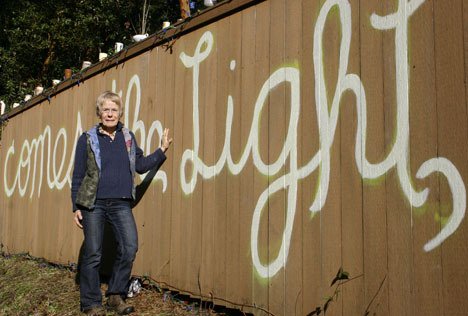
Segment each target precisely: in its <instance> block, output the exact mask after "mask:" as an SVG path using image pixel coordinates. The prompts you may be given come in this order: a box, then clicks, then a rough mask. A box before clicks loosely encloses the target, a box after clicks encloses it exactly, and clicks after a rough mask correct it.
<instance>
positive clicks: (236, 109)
mask: <svg viewBox="0 0 468 316" xmlns="http://www.w3.org/2000/svg"><path fill="white" fill-rule="evenodd" d="M467 21H468V2H467V1H461V0H452V1H430V0H426V1H424V0H412V1H408V0H399V1H357V0H350V1H346V0H302V1H301V0H292V1H287V0H269V1H248V0H243V1H242V0H239V1H231V2H226V3H224V4H221V5H219V6H218V7H215V8H213V9H211V10H208V11H207V12H205V13H203V14H201V15H199V16H197V17H195V18H193V19H191V20H187V21H185V22H183V23H180V24H178V25H176V28H175V29H170V30H168V31H167V32H160V33H158V34H156V35H153V36H152V37H150V38H149V39H148V40H146V41H145V42H143V43H141V44H138V45H135V46H133V47H130V48H129V49H128V50H124V51H122V52H121V53H120V54H119V55H116V56H113V57H111V58H110V59H108V60H106V61H104V62H101V63H99V64H97V65H95V66H93V67H92V68H91V69H89V70H87V71H85V72H84V73H82V74H78V75H75V76H74V77H73V78H72V79H70V80H68V81H66V82H63V83H62V84H60V85H59V86H58V88H57V89H56V90H52V89H49V90H47V91H45V92H44V94H43V95H42V96H40V97H36V98H34V99H33V100H32V101H31V102H30V103H28V104H27V105H26V106H25V107H24V108H17V109H15V110H13V111H12V112H10V113H8V116H9V121H8V124H7V125H6V126H5V129H4V131H3V134H2V139H1V150H0V179H1V181H2V182H1V188H2V189H1V190H0V196H1V198H0V242H1V243H2V245H3V250H4V251H9V252H25V251H27V252H29V253H30V254H31V255H33V256H37V257H44V258H46V259H48V260H51V261H55V262H61V263H69V262H77V260H78V251H79V248H80V245H81V242H82V232H81V231H80V230H79V229H77V228H76V227H75V226H74V224H73V221H72V212H71V211H72V210H71V202H70V183H71V174H72V170H73V158H74V147H75V144H76V140H77V138H78V136H79V135H80V134H81V133H82V131H84V130H86V129H88V128H89V127H90V126H92V125H93V124H95V122H97V118H96V117H95V114H94V113H95V111H94V102H95V99H96V97H97V96H98V95H99V94H100V93H101V92H102V91H104V90H113V91H116V92H118V93H121V95H122V98H123V100H124V104H125V115H124V118H123V121H124V123H125V125H126V126H128V127H130V128H131V129H132V130H133V131H134V132H135V135H136V137H137V140H138V142H139V145H140V147H141V148H142V149H143V150H144V152H145V153H149V152H151V151H153V150H154V149H155V148H156V147H157V146H158V144H159V140H160V135H161V133H162V128H163V127H168V128H170V129H171V133H172V134H173V137H174V144H173V147H172V148H171V149H170V150H169V151H168V160H167V161H166V163H165V164H164V165H163V167H162V169H161V170H160V171H159V172H158V174H157V175H156V176H155V177H154V179H153V181H152V183H151V185H150V187H149V189H148V190H147V192H146V194H145V195H144V196H143V198H142V200H141V202H140V203H139V204H138V205H137V207H136V208H135V209H134V214H135V216H136V219H137V224H138V230H139V237H140V250H139V252H138V256H137V260H136V264H135V269H134V273H135V274H138V275H149V276H151V277H152V278H153V279H155V280H157V281H158V282H161V283H162V284H164V285H165V286H167V287H169V288H173V289H178V290H180V291H182V292H184V293H189V294H191V295H193V296H198V297H200V296H202V297H204V298H205V299H207V300H213V301H214V302H216V303H218V304H222V305H227V306H232V307H236V308H241V309H243V310H244V311H248V312H253V313H255V314H257V315H263V314H267V311H268V312H270V313H272V314H274V315H307V314H309V313H311V312H312V311H313V310H315V309H316V308H317V307H319V306H322V307H323V305H324V303H325V299H324V297H327V296H330V295H332V294H333V293H334V291H335V285H334V286H330V284H331V282H332V280H333V279H334V277H335V275H336V273H337V271H338V270H339V268H340V267H342V268H343V270H344V271H346V272H348V273H349V275H350V278H351V280H350V281H348V282H346V283H344V284H342V285H340V286H339V291H340V292H339V295H338V297H337V299H336V300H335V301H334V302H332V303H331V304H330V305H329V307H328V313H329V314H330V315H365V314H366V313H367V312H368V313H369V314H370V315H464V314H465V313H466V310H468V300H467V299H466V293H467V291H468V282H467V279H468V265H467V264H466V262H467V260H468V246H467V245H468V243H467V240H468V227H467V221H466V220H465V211H466V186H465V181H466V180H467V179H468V164H467V162H468V143H467V139H468V138H467V137H468V129H467V127H468V124H467V120H468V117H467V105H468V103H467V95H468V94H467V91H468V90H467V88H468V86H467V82H468V81H467V79H468V78H467V75H468V23H467ZM4 118H6V116H5V117H4Z"/></svg>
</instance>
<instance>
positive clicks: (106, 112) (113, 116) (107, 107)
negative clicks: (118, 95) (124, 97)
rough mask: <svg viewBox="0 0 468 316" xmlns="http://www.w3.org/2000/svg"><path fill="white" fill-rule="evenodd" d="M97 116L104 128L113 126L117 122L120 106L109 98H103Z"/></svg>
mask: <svg viewBox="0 0 468 316" xmlns="http://www.w3.org/2000/svg"><path fill="white" fill-rule="evenodd" d="M99 118H100V119H101V123H102V125H103V126H104V128H115V127H116V126H117V123H119V118H120V107H119V106H118V105H117V104H116V103H115V102H113V101H111V100H105V101H104V104H103V105H102V108H101V115H100V117H99Z"/></svg>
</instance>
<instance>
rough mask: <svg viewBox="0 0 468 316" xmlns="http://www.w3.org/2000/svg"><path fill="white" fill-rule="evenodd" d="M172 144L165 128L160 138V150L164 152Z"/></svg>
mask: <svg viewBox="0 0 468 316" xmlns="http://www.w3.org/2000/svg"><path fill="white" fill-rule="evenodd" d="M171 144H172V138H169V129H168V128H165V129H164V132H163V135H162V138H161V150H162V151H163V152H166V151H167V150H168V149H169V146H171Z"/></svg>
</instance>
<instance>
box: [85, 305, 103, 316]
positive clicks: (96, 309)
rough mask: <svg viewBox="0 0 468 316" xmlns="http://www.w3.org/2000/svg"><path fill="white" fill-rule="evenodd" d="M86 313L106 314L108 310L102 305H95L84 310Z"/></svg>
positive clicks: (98, 315)
mask: <svg viewBox="0 0 468 316" xmlns="http://www.w3.org/2000/svg"><path fill="white" fill-rule="evenodd" d="M83 312H84V313H85V314H86V315H91V316H106V310H105V309H104V308H103V307H102V306H94V307H91V308H89V309H85V310H84V311H83Z"/></svg>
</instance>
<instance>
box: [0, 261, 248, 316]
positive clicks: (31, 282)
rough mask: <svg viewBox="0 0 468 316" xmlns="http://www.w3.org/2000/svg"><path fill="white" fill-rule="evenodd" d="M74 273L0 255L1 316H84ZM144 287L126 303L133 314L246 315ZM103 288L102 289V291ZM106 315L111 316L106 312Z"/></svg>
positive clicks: (153, 286) (155, 287) (150, 284)
mask: <svg viewBox="0 0 468 316" xmlns="http://www.w3.org/2000/svg"><path fill="white" fill-rule="evenodd" d="M75 277H76V272H75V271H73V269H71V268H70V267H63V266H57V265H53V264H50V263H48V262H46V261H44V260H41V259H37V258H32V257H30V256H29V255H27V254H22V255H6V254H4V253H0V315H34V316H38V315H61V316H62V315H83V314H81V313H80V311H79V288H78V285H77V284H76V282H75ZM142 283H143V287H142V289H141V291H140V293H139V294H137V295H136V296H135V297H134V298H129V299H128V302H129V303H130V304H132V305H133V306H135V310H136V312H135V313H133V314H132V315H135V316H137V315H151V316H154V315H161V316H162V315H176V316H178V315H245V314H244V313H242V312H240V311H238V310H231V309H225V308H223V307H219V306H213V304H212V303H210V302H201V301H200V300H194V299H190V298H189V297H188V296H183V295H179V294H178V293H175V292H172V291H168V290H164V289H161V288H160V287H158V285H157V284H155V283H154V282H151V281H149V280H144V281H143V282H142ZM105 287H106V285H103V286H102V290H103V292H104V290H105ZM108 315H114V314H113V313H110V312H109V313H108Z"/></svg>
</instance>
